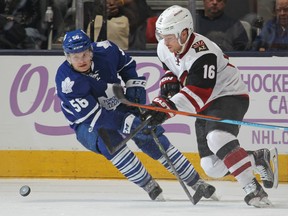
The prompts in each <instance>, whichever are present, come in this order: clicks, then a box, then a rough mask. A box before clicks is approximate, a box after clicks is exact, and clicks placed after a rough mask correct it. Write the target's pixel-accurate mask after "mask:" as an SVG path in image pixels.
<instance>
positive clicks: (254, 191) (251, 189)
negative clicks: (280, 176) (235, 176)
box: [243, 178, 272, 208]
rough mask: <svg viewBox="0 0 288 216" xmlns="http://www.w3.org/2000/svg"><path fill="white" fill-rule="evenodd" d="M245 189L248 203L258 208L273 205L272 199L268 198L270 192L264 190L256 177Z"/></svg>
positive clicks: (245, 199)
mask: <svg viewBox="0 0 288 216" xmlns="http://www.w3.org/2000/svg"><path fill="white" fill-rule="evenodd" d="M243 189H244V191H245V192H246V194H247V195H246V196H245V198H244V201H245V202H246V203H247V205H251V206H254V207H256V208H262V207H268V206H272V203H271V201H270V200H269V199H268V194H267V193H266V192H265V191H264V190H263V188H262V186H261V185H260V184H259V183H258V181H257V180H256V178H254V179H253V181H252V182H251V183H249V184H248V185H246V186H245V187H244V188H243Z"/></svg>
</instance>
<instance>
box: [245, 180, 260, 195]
mask: <svg viewBox="0 0 288 216" xmlns="http://www.w3.org/2000/svg"><path fill="white" fill-rule="evenodd" d="M243 189H244V191H245V193H246V194H250V193H254V192H255V191H256V190H257V184H256V182H255V180H254V179H253V180H252V182H250V183H249V184H247V185H246V186H245V187H244V188H243Z"/></svg>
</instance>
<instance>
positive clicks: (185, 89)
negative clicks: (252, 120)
mask: <svg viewBox="0 0 288 216" xmlns="http://www.w3.org/2000/svg"><path fill="white" fill-rule="evenodd" d="M156 37H157V39H158V42H159V43H158V47H157V55H158V57H159V59H160V61H161V62H162V63H163V68H164V70H165V71H166V73H165V75H164V76H163V77H162V79H161V81H160V89H161V93H160V96H159V97H156V98H154V99H153V101H152V104H151V105H152V106H158V107H161V108H166V109H167V108H168V109H175V110H180V111H186V112H191V113H198V114H203V115H208V116H215V117H219V118H223V119H234V120H239V121H241V120H243V117H244V115H245V113H246V111H247V110H248V106H249V96H248V91H247V89H246V86H245V84H244V82H243V81H242V80H241V77H240V73H239V71H238V70H237V68H236V67H235V66H233V65H232V64H230V63H229V58H228V56H226V55H225V54H223V52H222V50H221V49H220V48H219V47H218V46H217V45H216V44H215V43H213V42H212V41H211V40H209V39H207V38H206V37H204V36H202V35H200V34H197V33H196V32H194V31H193V19H192V16H191V13H190V12H189V10H188V9H186V8H183V7H180V6H177V5H174V6H171V7H169V8H167V9H166V10H165V11H164V12H163V13H162V14H161V15H160V16H159V18H158V20H157V22H156ZM151 115H152V117H153V118H152V121H151V122H150V125H159V124H161V123H163V122H164V121H165V120H166V119H168V118H171V117H173V116H174V114H172V113H168V114H167V113H164V112H162V113H161V112H157V111H151V110H147V111H146V112H145V113H144V114H143V118H144V119H145V118H147V116H151ZM195 128H196V135H197V143H198V150H199V154H200V158H201V166H202V168H203V169H204V171H205V172H206V174H207V175H208V176H210V177H214V178H219V177H223V176H225V175H227V174H231V175H233V176H234V177H235V178H236V179H237V181H238V182H239V183H240V185H241V187H242V188H243V189H244V191H245V192H246V196H245V199H244V200H245V202H246V203H247V204H248V205H253V206H256V207H261V206H262V205H264V206H265V205H271V202H270V201H269V200H268V195H267V193H266V192H265V191H264V190H263V188H262V186H261V185H260V184H259V183H258V181H257V179H256V178H255V176H254V173H253V170H254V171H258V173H259V174H260V176H261V179H262V181H263V184H264V187H267V188H272V187H273V185H277V184H278V178H277V176H276V175H275V179H274V173H273V170H274V169H272V167H271V164H270V159H271V160H272V157H273V159H275V160H277V156H278V155H277V149H273V151H271V152H270V151H269V150H268V149H260V150H256V151H251V152H247V151H246V150H244V149H243V148H242V147H241V146H240V143H239V141H238V139H237V135H238V133H239V129H240V128H239V126H237V125H232V124H226V123H220V122H216V121H206V120H203V119H199V118H198V119H197V120H196V123H195ZM275 169H277V167H275ZM277 171H278V170H275V173H276V172H277ZM277 173H278V172H277Z"/></svg>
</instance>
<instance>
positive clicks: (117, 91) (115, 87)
mask: <svg viewBox="0 0 288 216" xmlns="http://www.w3.org/2000/svg"><path fill="white" fill-rule="evenodd" d="M113 92H114V94H115V96H116V97H117V98H118V100H119V101H120V102H121V103H123V104H126V105H127V106H133V107H139V108H144V109H148V110H154V111H158V112H165V113H173V114H176V115H184V116H191V117H195V118H199V119H204V120H208V121H216V122H221V123H227V124H234V125H244V126H252V127H259V128H266V129H275V130H283V131H288V127H284V126H279V125H269V124H260V123H255V122H246V121H238V120H232V119H223V118H218V117H214V116H208V115H201V114H196V113H190V112H184V111H179V110H172V109H164V108H161V107H154V106H149V105H143V104H138V103H133V102H130V101H128V100H127V99H126V98H125V96H124V93H123V88H122V86H121V85H120V84H114V85H113Z"/></svg>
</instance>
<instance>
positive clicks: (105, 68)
mask: <svg viewBox="0 0 288 216" xmlns="http://www.w3.org/2000/svg"><path fill="white" fill-rule="evenodd" d="M63 49H64V53H65V56H66V60H65V61H64V62H63V63H62V64H61V65H60V67H59V68H58V70H57V74H56V78H55V81H56V88H57V95H58V97H59V98H60V100H61V108H62V111H63V113H64V115H65V117H66V118H67V120H68V121H69V124H70V126H71V128H72V129H74V131H75V133H76V137H77V140H78V141H79V142H80V143H81V144H82V145H83V146H84V147H86V148H87V149H89V150H90V151H92V152H95V153H97V154H101V155H103V156H104V157H105V158H106V159H107V160H109V161H110V162H111V163H112V164H113V165H114V166H115V167H116V168H117V169H118V170H119V171H120V172H121V173H122V174H123V175H124V176H125V177H126V178H127V179H129V180H130V181H131V182H133V183H135V184H136V185H138V186H139V187H141V188H143V189H144V190H145V191H146V192H147V193H148V194H149V196H150V198H151V199H152V200H155V199H163V196H162V189H161V188H160V186H159V185H158V183H157V182H156V181H155V180H154V179H153V178H152V176H151V175H150V174H149V173H148V172H147V170H146V169H145V167H144V166H143V165H142V163H141V162H140V161H139V159H138V158H137V157H136V156H135V155H134V153H133V152H132V151H131V150H130V149H129V148H128V147H127V146H126V145H125V146H123V148H121V149H120V150H118V151H117V152H115V153H114V154H110V153H109V151H108V150H107V148H106V145H105V143H109V142H110V143H116V144H117V143H120V142H121V141H122V140H123V137H125V135H128V134H130V133H131V132H132V131H133V130H134V129H135V128H136V127H137V126H138V125H139V124H140V123H141V120H140V118H139V117H137V116H139V113H138V112H137V110H134V109H131V108H129V107H127V106H125V105H123V104H121V103H120V102H119V101H118V99H117V98H116V97H115V96H114V94H113V91H112V86H113V84H114V83H118V84H120V83H121V82H122V83H123V84H125V87H126V97H127V99H128V100H130V101H133V102H138V103H143V104H144V103H145V102H146V91H145V83H146V81H145V77H139V76H138V75H137V72H136V63H135V61H134V60H133V59H132V58H131V57H130V56H128V55H127V54H125V53H124V52H123V51H122V50H121V49H120V48H119V47H118V46H116V45H115V44H114V43H112V42H110V41H102V42H93V43H92V42H91V41H90V39H89V37H88V36H87V35H86V34H85V33H84V32H83V31H82V30H75V31H71V32H67V34H66V35H65V37H64V41H63ZM149 130H150V129H149V128H148V127H146V128H145V130H143V131H145V132H140V133H138V134H137V135H136V136H135V137H134V138H133V141H134V142H135V144H136V145H137V146H138V147H139V148H140V149H141V150H142V151H143V152H144V153H146V154H147V155H149V156H150V157H151V158H153V159H155V160H157V161H159V162H160V163H161V164H163V165H164V166H165V167H166V168H167V169H168V170H169V171H170V172H172V171H171V169H170V167H169V166H168V163H167V161H166V159H165V157H163V155H162V154H161V152H160V150H159V149H158V148H157V145H156V144H155V143H154V140H153V137H152V136H151V135H150V134H149ZM147 131H148V132H147ZM154 131H155V133H156V135H157V137H158V139H159V140H160V142H161V143H162V145H163V147H164V149H165V151H166V152H167V155H168V156H169V158H170V160H171V161H172V163H173V164H174V166H175V169H176V170H177V172H178V174H179V176H180V177H181V179H182V180H183V181H184V182H185V183H186V184H187V185H188V186H191V188H192V189H193V190H195V191H197V190H198V192H199V190H202V192H201V193H200V194H202V195H203V196H204V197H205V198H213V196H214V192H215V187H213V186H212V185H210V184H208V183H206V182H205V181H203V179H201V178H200V177H199V174H198V173H197V171H196V170H195V169H194V167H193V165H192V164H191V163H190V162H189V161H188V160H187V159H186V158H185V157H184V155H183V154H182V153H181V152H180V151H179V150H178V149H176V148H175V147H174V146H173V145H171V143H170V142H169V140H168V139H167V138H166V136H165V135H163V132H164V129H163V128H162V127H161V126H157V127H156V128H155V129H154ZM199 185H201V187H199Z"/></svg>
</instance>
